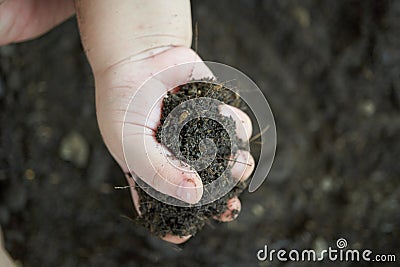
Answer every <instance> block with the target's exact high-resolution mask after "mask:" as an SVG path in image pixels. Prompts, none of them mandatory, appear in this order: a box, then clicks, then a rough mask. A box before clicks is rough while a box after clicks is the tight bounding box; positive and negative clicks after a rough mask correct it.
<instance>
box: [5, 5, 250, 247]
mask: <svg viewBox="0 0 400 267" xmlns="http://www.w3.org/2000/svg"><path fill="white" fill-rule="evenodd" d="M174 3H175V6H174V5H170V4H168V3H165V2H164V1H153V2H151V3H148V2H146V1H139V0H138V1H133V0H118V1H115V2H113V4H112V5H110V4H109V2H108V1H102V0H99V1H96V3H90V2H89V1H77V3H76V7H77V11H78V20H79V24H80V30H81V35H82V42H83V44H84V46H85V51H86V53H87V56H88V58H89V61H90V63H91V66H92V69H93V73H94V78H95V82H96V107H97V117H98V122H99V127H100V130H101V133H102V136H103V138H104V141H105V143H106V145H107V147H108V149H109V150H110V153H111V154H112V155H113V156H114V158H115V159H116V161H117V162H118V163H119V165H120V166H121V168H122V170H123V171H124V173H129V170H128V166H127V164H126V162H125V157H124V153H123V144H122V128H123V127H122V125H123V122H124V120H125V122H127V124H126V125H129V126H128V129H127V132H128V133H129V132H130V133H132V135H130V138H131V139H128V140H127V143H128V144H131V145H128V147H129V148H131V149H132V151H134V152H135V153H132V155H133V158H134V161H133V162H131V163H130V164H133V166H137V167H135V168H134V169H135V171H136V172H137V173H135V174H133V175H137V176H139V177H140V178H141V179H143V180H144V181H145V182H146V183H148V184H149V185H151V186H153V187H154V188H155V189H156V190H158V191H160V192H162V193H165V194H167V195H171V196H174V197H177V198H179V199H181V200H183V201H185V202H188V203H196V202H198V201H199V200H200V198H201V196H202V190H203V189H202V184H201V179H200V178H199V176H198V175H197V174H196V173H190V174H182V173H181V171H177V170H176V169H175V168H174V167H172V165H171V164H170V163H169V162H167V161H166V159H165V158H162V157H160V155H161V154H162V153H161V154H160V153H159V152H160V149H161V145H160V144H159V143H157V142H156V140H155V138H154V131H155V127H156V126H157V123H158V122H159V119H160V113H161V102H160V99H158V98H157V99H156V96H159V95H160V94H161V95H162V94H165V93H166V92H167V90H168V89H170V88H169V87H168V85H169V84H171V83H172V82H173V83H176V82H178V81H179V82H180V83H181V84H184V83H186V82H188V81H190V80H191V79H196V78H197V79H198V78H204V77H212V73H211V72H210V70H209V69H208V68H207V67H206V65H205V64H203V63H198V64H196V68H195V69H192V68H188V69H187V71H186V72H180V73H176V75H173V76H168V77H163V80H161V81H159V82H160V83H159V84H158V86H156V87H154V90H148V91H146V92H145V93H144V94H142V95H138V96H137V99H138V100H139V102H141V103H142V104H143V105H141V106H137V107H133V109H135V108H137V110H136V111H137V112H135V110H133V111H134V112H132V113H129V114H128V116H127V117H126V118H124V115H125V111H126V110H127V108H128V104H129V101H130V99H131V97H132V95H133V94H135V92H136V91H137V90H138V89H139V88H140V86H141V84H142V83H143V82H144V81H145V80H146V79H148V78H149V77H151V76H152V75H154V74H155V73H157V72H159V71H161V70H163V69H165V68H168V67H171V66H174V65H178V64H181V63H187V62H201V59H200V58H199V57H198V55H197V54H196V53H195V52H194V51H192V50H191V49H189V48H188V47H189V46H190V42H191V25H190V6H189V2H188V1H186V0H177V1H176V2H174ZM73 10H74V7H73V3H72V1H69V0H65V1H59V2H56V3H55V2H53V1H50V0H36V1H35V0H29V1H28V2H26V1H21V0H13V1H5V2H3V3H2V4H1V5H0V25H3V27H0V44H5V43H10V42H17V41H22V40H27V39H31V38H33V37H36V36H38V35H40V34H42V33H43V32H45V31H47V30H48V29H50V28H51V27H52V26H54V25H55V24H58V23H59V22H61V21H62V20H63V19H64V18H66V17H68V16H69V15H71V14H72V13H73ZM17 14H19V16H18V20H16V18H17ZM171 14H173V15H172V16H169V15H171ZM149 21H150V22H149ZM33 22H34V23H33ZM25 25H28V26H27V27H25ZM157 101H158V102H157ZM155 103H157V105H156V109H154V110H153V112H152V113H151V116H150V119H149V120H147V121H144V120H143V114H147V112H148V111H149V109H150V108H151V106H152V105H153V104H155ZM220 111H221V113H223V114H224V115H228V116H229V115H231V116H232V117H233V118H234V119H236V125H240V126H241V127H239V128H238V131H237V135H238V137H239V138H241V139H243V140H248V138H249V136H250V135H251V130H252V126H251V123H250V119H249V118H248V117H247V115H246V114H244V113H243V112H242V111H240V110H238V109H236V108H234V107H228V106H226V105H225V106H222V108H221V110H220ZM143 128H145V129H146V131H147V132H146V135H143ZM243 129H244V130H243ZM137 133H141V134H137ZM143 138H148V140H149V142H148V143H149V144H151V145H150V147H148V148H147V149H150V151H149V153H147V154H146V152H145V151H144V150H143V147H141V146H140V145H139V144H142V143H143V142H138V140H143ZM136 152H137V153H136ZM150 161H151V162H157V164H156V165H157V166H159V167H160V166H163V168H162V171H161V175H155V173H154V170H153V168H152V167H151V166H149V164H150ZM175 164H178V163H177V162H175ZM253 168H254V160H253V158H252V157H251V155H250V154H249V152H246V151H239V153H238V157H237V161H236V163H235V164H234V166H233V167H232V175H233V176H234V177H236V178H237V179H246V178H248V177H249V176H250V174H251V172H252V170H253ZM137 170H139V171H137ZM127 180H128V183H129V184H130V185H131V186H132V187H131V193H132V198H133V202H134V204H135V207H136V210H137V211H138V213H139V214H140V211H139V199H138V197H137V193H136V191H135V190H134V187H133V186H134V180H133V179H131V178H129V177H127ZM231 210H240V201H239V200H238V199H237V198H234V199H231V200H230V201H229V202H228V207H227V211H226V212H225V213H224V214H222V215H221V216H220V217H219V218H217V219H219V220H221V221H229V220H231V219H232V218H233V217H232V216H231V212H230V211H231ZM163 238H164V239H165V240H167V241H169V242H173V243H181V242H184V241H186V240H187V239H188V238H189V237H177V236H172V235H167V236H165V237H163Z"/></svg>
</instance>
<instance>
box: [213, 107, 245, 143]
mask: <svg viewBox="0 0 400 267" xmlns="http://www.w3.org/2000/svg"><path fill="white" fill-rule="evenodd" d="M219 111H220V113H221V114H222V115H224V116H226V117H231V118H232V119H233V120H234V121H235V125H236V134H237V136H238V138H240V139H242V140H243V141H247V140H249V139H250V137H251V134H252V131H253V127H252V125H251V120H250V118H249V116H247V114H246V113H244V112H243V111H241V110H240V109H238V108H235V107H233V106H229V105H220V106H219Z"/></svg>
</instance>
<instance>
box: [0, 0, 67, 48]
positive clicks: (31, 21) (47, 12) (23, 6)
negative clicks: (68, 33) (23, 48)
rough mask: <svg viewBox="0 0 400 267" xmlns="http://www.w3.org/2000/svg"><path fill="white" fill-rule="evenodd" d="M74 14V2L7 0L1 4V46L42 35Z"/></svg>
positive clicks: (64, 0)
mask: <svg viewBox="0 0 400 267" xmlns="http://www.w3.org/2000/svg"><path fill="white" fill-rule="evenodd" d="M73 13H74V1H73V0H60V1H53V0H5V1H3V2H2V3H1V4H0V45H4V44H8V43H12V42H20V41H25V40H28V39H32V38H35V37H37V36H39V35H42V34H43V33H45V32H47V31H48V30H50V29H51V28H53V27H54V26H56V25H57V24H59V23H61V22H62V21H64V20H65V19H67V18H68V17H70V16H71V15H72V14H73Z"/></svg>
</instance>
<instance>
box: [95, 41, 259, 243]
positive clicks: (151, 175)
mask: <svg viewBox="0 0 400 267" xmlns="http://www.w3.org/2000/svg"><path fill="white" fill-rule="evenodd" d="M188 62H197V63H196V64H195V67H190V66H191V65H190V64H187V67H184V68H177V70H178V71H176V72H174V71H168V75H157V79H151V80H149V79H150V77H152V76H153V75H154V74H156V73H158V72H160V71H162V70H164V69H166V68H168V67H171V66H175V65H179V64H183V63H188ZM193 66H194V65H193ZM212 76H213V74H212V72H211V71H210V70H209V69H208V68H207V66H206V65H205V64H204V63H202V62H201V59H200V58H199V57H198V55H197V54H196V53H195V52H194V51H193V50H191V49H188V48H183V47H180V48H172V49H168V50H166V51H163V52H161V53H158V54H155V55H149V56H147V57H146V58H144V59H141V60H134V59H128V60H125V61H123V62H121V63H118V64H116V65H114V66H112V67H110V68H108V69H106V70H105V71H104V72H103V73H102V74H101V75H99V74H97V75H95V77H96V106H97V117H98V122H99V127H100V130H101V133H102V135H103V138H104V141H105V143H106V145H107V147H108V149H109V151H110V152H111V154H112V155H113V156H114V158H115V159H116V161H117V162H118V163H119V165H120V166H121V168H122V170H123V171H124V173H126V174H129V173H132V175H133V176H136V177H137V176H138V177H141V179H143V180H144V181H145V182H146V183H147V184H148V185H150V186H152V187H153V188H154V189H156V190H157V191H160V192H161V193H164V194H167V195H171V196H173V197H176V198H178V199H181V200H183V201H185V202H188V203H197V202H198V201H199V200H200V199H201V196H202V192H203V191H202V190H203V188H202V183H201V179H200V177H199V176H198V174H197V173H183V172H182V171H181V170H179V169H177V168H175V167H174V166H173V165H171V164H170V163H169V162H168V161H167V160H166V158H165V157H164V154H163V147H162V145H161V144H159V143H158V142H157V141H156V139H155V136H154V135H155V131H156V129H157V126H158V124H159V120H160V116H161V102H162V96H164V95H165V94H166V92H167V91H168V90H170V89H172V88H174V87H175V86H176V85H180V84H184V83H186V82H188V81H190V80H192V79H200V78H205V77H212ZM145 81H147V82H146V83H144V82H145ZM143 84H144V86H143V87H142V88H141V86H142V85H143ZM139 88H140V90H139ZM133 95H134V98H133V100H131V99H132V96H133ZM131 101H133V102H132V103H131ZM221 113H223V114H224V115H228V116H229V115H231V116H232V117H233V118H234V119H235V121H236V124H237V125H241V127H239V128H238V129H237V134H238V137H239V138H241V139H244V140H248V138H249V137H250V135H251V128H252V126H251V122H250V119H249V118H248V117H247V115H246V114H245V113H243V112H242V111H240V110H238V109H236V108H234V107H230V106H226V105H225V107H222V109H221ZM124 127H125V128H124ZM241 129H244V130H241ZM144 144H146V145H144ZM164 152H165V151H164ZM238 158H240V160H238V162H241V163H244V164H241V163H236V164H235V165H234V166H233V168H232V174H233V176H236V178H238V179H247V178H248V177H249V176H250V174H251V172H252V170H253V168H254V160H253V158H252V157H251V155H250V154H249V153H248V152H245V151H239V152H238ZM175 164H179V162H175ZM127 181H128V183H129V184H130V185H131V195H132V199H133V202H134V205H135V208H136V210H137V212H138V213H139V214H140V211H139V199H138V195H137V192H136V191H135V189H134V185H135V182H134V180H133V179H132V178H131V177H129V175H127ZM231 210H240V201H239V200H238V199H237V198H233V199H231V200H230V201H229V202H228V207H227V211H226V212H225V213H224V214H222V215H221V217H219V218H216V219H219V220H221V221H229V220H231V219H232V216H230V214H231ZM188 238H189V237H177V236H172V235H167V236H165V237H163V239H165V240H167V241H169V242H173V243H181V242H184V241H186V240H187V239H188Z"/></svg>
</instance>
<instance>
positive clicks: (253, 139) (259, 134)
mask: <svg viewBox="0 0 400 267" xmlns="http://www.w3.org/2000/svg"><path fill="white" fill-rule="evenodd" d="M269 128H270V125H267V126H266V127H265V128H264V129H263V130H262V131H261V132H259V133H258V134H256V135H254V136H253V137H252V138H250V140H249V142H253V141H255V140H257V139H258V138H259V137H261V136H262V135H263V134H265V132H266V131H268V129H269Z"/></svg>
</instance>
